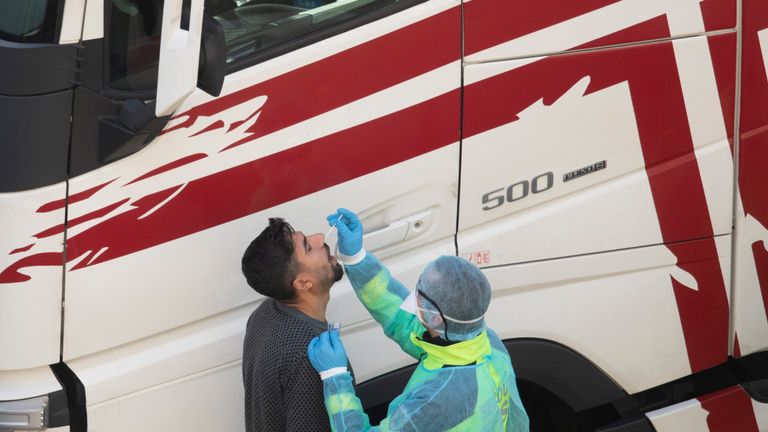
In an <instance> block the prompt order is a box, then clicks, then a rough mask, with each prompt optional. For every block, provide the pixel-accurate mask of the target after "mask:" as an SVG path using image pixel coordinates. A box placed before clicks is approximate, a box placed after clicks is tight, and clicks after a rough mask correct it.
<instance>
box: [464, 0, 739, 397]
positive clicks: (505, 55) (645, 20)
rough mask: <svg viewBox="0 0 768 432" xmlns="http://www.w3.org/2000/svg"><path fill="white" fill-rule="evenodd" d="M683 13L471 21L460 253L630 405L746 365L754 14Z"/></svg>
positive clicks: (526, 321)
mask: <svg viewBox="0 0 768 432" xmlns="http://www.w3.org/2000/svg"><path fill="white" fill-rule="evenodd" d="M674 3H675V4H674V5H672V4H671V3H670V2H664V1H640V2H636V1H613V0H595V1H588V2H571V3H569V4H567V5H566V4H565V3H563V2H549V1H545V2H538V3H537V4H536V5H535V6H532V5H531V4H530V3H527V2H520V1H501V0H499V1H479V2H478V1H466V2H465V6H464V8H465V20H466V21H465V32H466V33H465V39H464V42H465V45H464V46H465V66H464V83H465V90H464V97H465V99H464V100H465V105H464V117H463V137H462V138H463V145H462V170H461V195H460V209H459V212H460V214H459V232H458V240H457V243H458V249H459V253H460V254H461V255H462V256H465V257H467V258H468V259H471V260H473V261H474V262H476V263H478V264H479V265H480V266H482V267H486V268H487V269H488V270H487V274H488V275H489V277H490V278H491V280H492V286H494V289H495V290H496V296H497V299H496V300H494V302H493V304H492V310H491V313H490V317H491V320H492V321H491V324H492V325H493V326H494V328H497V329H498V331H499V332H500V333H502V337H505V338H510V337H533V338H541V339H546V340H554V341H556V342H558V343H560V344H563V345H566V346H568V347H570V348H571V349H574V350H575V351H577V352H579V353H581V354H582V355H584V356H585V357H587V358H588V359H589V360H590V361H592V362H594V363H596V364H597V366H598V367H599V368H600V369H602V370H603V371H606V372H607V373H608V375H609V376H611V377H612V378H613V379H614V380H616V382H618V383H619V384H620V385H621V386H622V387H623V388H624V389H625V390H626V391H627V392H630V393H632V392H634V391H638V390H642V389H644V388H647V387H649V386H652V385H655V384H659V383H663V382H666V381H669V380H672V379H675V378H677V377H680V376H685V375H688V374H690V373H691V372H696V371H699V370H702V369H705V368H708V367H711V366H714V365H716V364H719V363H721V362H723V361H725V360H726V357H727V355H728V354H729V351H728V326H729V310H728V298H727V296H728V292H729V274H730V248H731V235H730V233H731V209H732V202H733V200H732V186H733V159H732V155H731V148H730V146H729V143H730V141H731V139H732V137H733V115H734V102H733V94H734V93H733V89H734V83H735V58H736V57H735V53H736V45H735V43H736V35H735V32H734V30H733V29H735V25H736V20H735V17H736V3H735V2H734V1H725V0H724V1H720V0H710V1H704V2H696V1H694V2H674ZM720 30H725V31H722V32H720ZM713 32H715V33H713ZM692 34H694V35H696V36H695V37H690V38H681V36H683V35H692ZM659 39H664V41H662V42H658V41H656V40H659ZM640 359H642V360H640Z"/></svg>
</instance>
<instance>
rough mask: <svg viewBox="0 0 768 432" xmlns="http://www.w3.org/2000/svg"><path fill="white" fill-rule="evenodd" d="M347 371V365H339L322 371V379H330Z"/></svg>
mask: <svg viewBox="0 0 768 432" xmlns="http://www.w3.org/2000/svg"><path fill="white" fill-rule="evenodd" d="M346 372H347V368H345V367H337V368H333V369H328V370H324V371H322V372H320V379H321V380H323V381H325V380H326V379H328V378H330V377H332V376H335V375H339V374H343V373H346Z"/></svg>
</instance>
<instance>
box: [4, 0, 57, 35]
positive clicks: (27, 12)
mask: <svg viewBox="0 0 768 432" xmlns="http://www.w3.org/2000/svg"><path fill="white" fill-rule="evenodd" d="M59 2H60V0H2V1H0V39H4V40H6V41H10V42H23V43H56V42H57V41H56V25H57V24H58V21H59Z"/></svg>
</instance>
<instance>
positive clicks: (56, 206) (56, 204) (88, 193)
mask: <svg viewBox="0 0 768 432" xmlns="http://www.w3.org/2000/svg"><path fill="white" fill-rule="evenodd" d="M113 181H115V179H112V180H110V181H108V182H106V183H102V184H100V185H98V186H94V187H92V188H90V189H87V190H84V191H82V192H79V193H76V194H73V195H70V196H69V203H70V204H74V203H76V202H80V201H84V200H87V199H88V198H90V197H92V196H93V195H94V194H95V193H96V192H98V191H100V190H101V189H103V188H104V187H105V186H107V185H108V184H110V183H112V182H113ZM66 204H67V200H66V199H60V200H56V201H51V202H49V203H46V204H43V205H41V206H40V208H38V209H37V212H38V213H47V212H51V211H54V210H60V209H63V208H64V206H65V205H66Z"/></svg>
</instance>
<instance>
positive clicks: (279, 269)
mask: <svg viewBox="0 0 768 432" xmlns="http://www.w3.org/2000/svg"><path fill="white" fill-rule="evenodd" d="M292 235H293V227H291V224H289V223H288V222H286V221H284V220H283V219H282V218H269V226H267V227H266V228H264V231H262V232H261V234H259V236H258V237H256V238H255V239H254V240H253V241H252V242H251V244H250V245H248V248H247V249H245V254H243V260H242V268H243V275H244V276H245V280H246V281H247V282H248V285H250V286H251V288H253V289H254V290H256V291H257V292H258V293H259V294H262V295H265V296H267V297H272V298H274V299H276V300H291V299H293V297H294V295H295V292H294V289H293V280H294V278H295V277H296V273H297V271H298V262H297V261H296V258H295V257H294V256H293V236H292Z"/></svg>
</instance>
